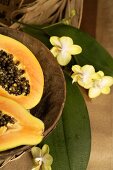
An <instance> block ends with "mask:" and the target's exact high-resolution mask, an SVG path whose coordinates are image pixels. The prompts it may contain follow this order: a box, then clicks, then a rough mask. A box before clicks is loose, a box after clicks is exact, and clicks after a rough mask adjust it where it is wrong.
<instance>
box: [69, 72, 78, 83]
mask: <svg viewBox="0 0 113 170" xmlns="http://www.w3.org/2000/svg"><path fill="white" fill-rule="evenodd" d="M71 78H72V79H73V80H72V83H74V82H77V81H78V75H77V74H75V73H73V74H72V75H71Z"/></svg>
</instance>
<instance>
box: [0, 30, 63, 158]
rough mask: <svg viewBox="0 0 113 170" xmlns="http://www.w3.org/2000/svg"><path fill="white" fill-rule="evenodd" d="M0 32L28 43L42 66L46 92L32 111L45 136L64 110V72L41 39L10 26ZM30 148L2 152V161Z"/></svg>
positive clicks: (0, 153) (24, 147) (0, 155)
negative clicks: (41, 124) (43, 127)
mask: <svg viewBox="0 0 113 170" xmlns="http://www.w3.org/2000/svg"><path fill="white" fill-rule="evenodd" d="M0 33H1V34H3V35H7V36H9V37H12V38H14V39H16V40H18V41H20V42H21V43H23V44H24V45H26V46H27V47H28V48H29V49H30V50H31V51H32V52H33V53H34V55H35V56H36V58H37V59H38V61H39V63H40V65H41V67H42V70H43V73H44V93H43V96H42V99H41V101H40V103H39V104H38V105H37V106H36V107H34V108H33V109H31V110H30V112H31V113H32V114H33V115H34V116H36V117H38V118H40V119H41V120H42V121H43V122H44V124H45V132H44V136H47V135H48V134H49V133H50V132H51V131H52V130H53V129H54V128H55V126H56V124H57V122H58V120H59V118H60V116H61V113H62V110H63V106H64V101H65V93H66V90H65V80H64V76H63V72H62V70H61V68H60V66H59V65H58V63H57V61H56V60H55V58H54V57H53V56H52V54H51V53H50V51H49V50H48V49H47V48H46V47H45V46H44V45H43V44H42V43H41V42H40V41H39V40H37V39H35V38H33V37H31V36H29V35H27V34H25V33H23V32H20V31H16V30H12V29H9V28H0ZM37 74H38V73H37ZM37 76H38V75H37ZM56 92H57V93H56ZM29 148H30V146H23V147H18V148H15V149H12V150H10V151H4V152H0V161H1V160H2V159H3V160H6V158H7V157H9V156H14V155H15V154H16V155H18V154H20V153H21V152H23V151H25V150H27V149H29Z"/></svg>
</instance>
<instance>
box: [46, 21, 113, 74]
mask: <svg viewBox="0 0 113 170" xmlns="http://www.w3.org/2000/svg"><path fill="white" fill-rule="evenodd" d="M43 30H44V31H45V32H46V33H47V34H49V35H50V36H53V35H56V36H69V37H71V38H72V39H73V41H74V43H75V44H78V45H80V46H81V47H82V49H83V51H82V53H80V54H79V55H76V60H77V62H78V64H80V65H81V66H83V65H85V64H91V65H93V66H94V67H95V69H96V70H97V71H98V70H102V71H104V73H105V74H106V75H110V76H113V58H112V57H111V55H110V54H109V53H108V52H107V51H106V50H105V49H104V48H103V47H102V46H101V45H100V44H99V43H98V42H97V41H96V40H95V39H94V38H92V37H91V36H89V35H88V34H87V33H84V32H82V31H80V30H79V29H76V28H75V27H72V26H69V25H64V24H56V25H53V26H48V27H45V28H43Z"/></svg>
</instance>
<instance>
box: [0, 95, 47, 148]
mask: <svg viewBox="0 0 113 170" xmlns="http://www.w3.org/2000/svg"><path fill="white" fill-rule="evenodd" d="M5 117H6V118H7V117H8V119H5ZM3 118H4V119H3ZM1 122H2V123H1ZM43 132H44V123H43V122H42V121H41V120H40V119H38V118H36V117H34V116H33V115H31V114H30V113H29V112H28V111H27V110H26V109H25V108H24V107H23V106H21V105H20V104H19V103H17V102H15V101H13V100H11V99H8V98H5V97H2V96H0V151H5V150H8V149H12V148H15V147H17V146H21V145H37V144H38V143H40V142H41V141H42V139H43Z"/></svg>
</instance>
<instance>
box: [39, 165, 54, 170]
mask: <svg viewBox="0 0 113 170" xmlns="http://www.w3.org/2000/svg"><path fill="white" fill-rule="evenodd" d="M41 170H52V168H51V166H45V165H42V167H41Z"/></svg>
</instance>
